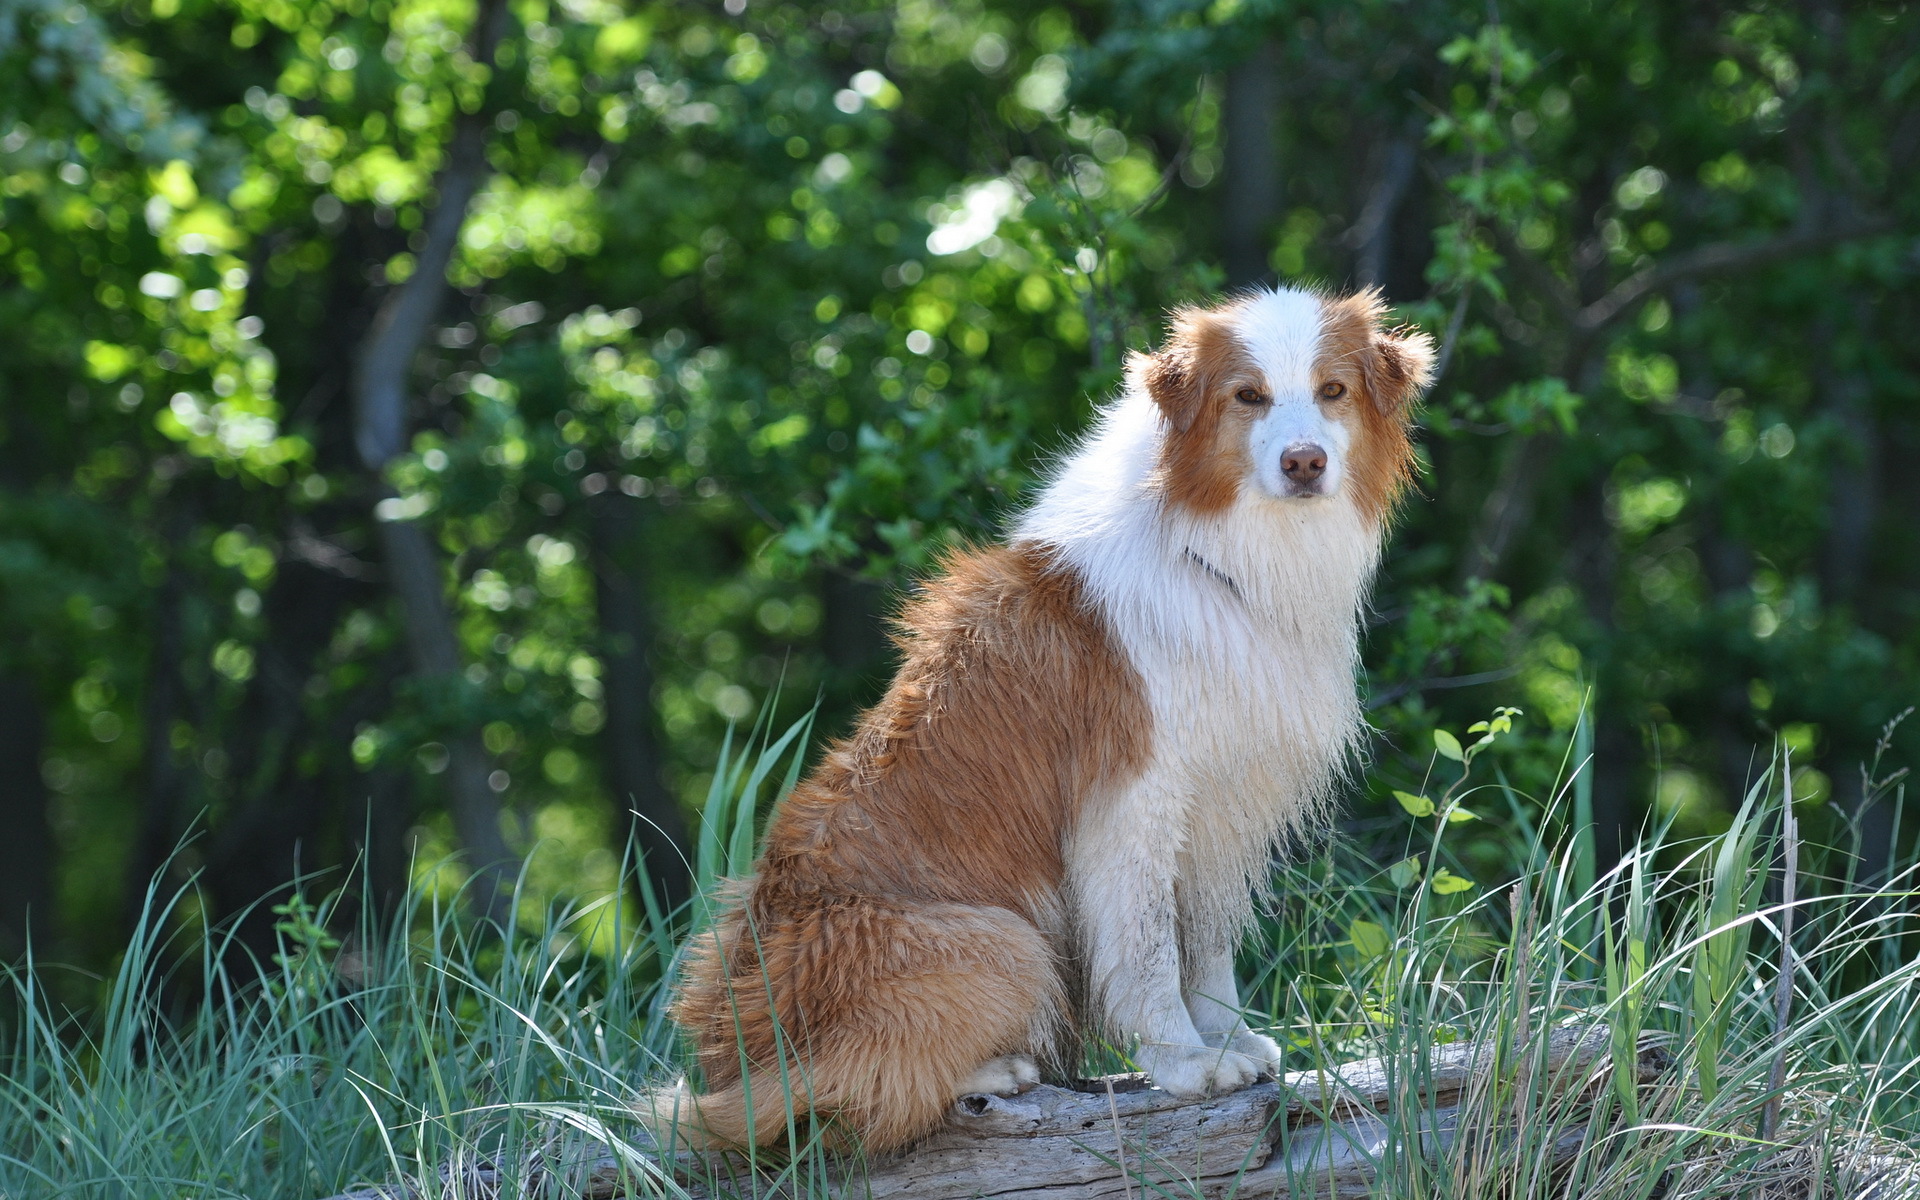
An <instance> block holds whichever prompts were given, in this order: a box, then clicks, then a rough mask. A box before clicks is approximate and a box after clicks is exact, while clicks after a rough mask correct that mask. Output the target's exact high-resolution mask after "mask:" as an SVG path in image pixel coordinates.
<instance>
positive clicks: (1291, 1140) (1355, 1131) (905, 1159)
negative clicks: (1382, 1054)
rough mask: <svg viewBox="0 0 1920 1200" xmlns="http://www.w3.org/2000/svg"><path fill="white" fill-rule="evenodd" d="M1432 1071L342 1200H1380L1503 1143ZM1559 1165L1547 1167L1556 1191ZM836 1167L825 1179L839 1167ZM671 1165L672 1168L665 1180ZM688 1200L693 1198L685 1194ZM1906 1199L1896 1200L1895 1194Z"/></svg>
mask: <svg viewBox="0 0 1920 1200" xmlns="http://www.w3.org/2000/svg"><path fill="white" fill-rule="evenodd" d="M1609 1046H1610V1043H1609V1036H1608V1030H1607V1028H1606V1026H1604V1025H1600V1024H1589V1025H1575V1026H1565V1027H1562V1028H1559V1029H1555V1030H1553V1031H1552V1032H1551V1033H1549V1034H1548V1035H1546V1044H1545V1045H1544V1046H1543V1047H1541V1048H1540V1053H1539V1056H1538V1057H1537V1058H1532V1059H1530V1060H1528V1061H1530V1062H1531V1063H1532V1064H1535V1065H1536V1070H1537V1072H1538V1073H1537V1075H1536V1076H1535V1079H1536V1081H1537V1082H1536V1083H1535V1084H1534V1085H1533V1086H1534V1087H1535V1088H1536V1089H1537V1091H1538V1093H1539V1095H1540V1096H1541V1097H1542V1098H1541V1099H1539V1100H1538V1101H1537V1106H1538V1107H1537V1110H1536V1111H1537V1114H1538V1116H1539V1117H1541V1118H1544V1119H1547V1120H1556V1121H1558V1122H1559V1125H1558V1129H1557V1136H1556V1137H1555V1138H1554V1139H1553V1140H1552V1141H1550V1142H1546V1143H1544V1144H1545V1145H1547V1146H1550V1147H1551V1150H1550V1153H1551V1156H1552V1158H1553V1165H1564V1164H1566V1163H1568V1162H1570V1161H1571V1160H1572V1159H1573V1158H1574V1157H1575V1156H1576V1155H1577V1154H1579V1153H1580V1152H1581V1150H1582V1148H1583V1146H1584V1144H1585V1140H1586V1137H1587V1134H1588V1132H1589V1131H1588V1129H1587V1122H1586V1120H1585V1113H1584V1112H1583V1110H1584V1109H1585V1107H1586V1105H1587V1103H1588V1102H1589V1101H1591V1099H1592V1097H1593V1096H1594V1095H1595V1093H1596V1092H1598V1091H1599V1090H1601V1089H1603V1088H1605V1087H1606V1086H1607V1084H1606V1078H1607V1077H1606V1075H1605V1074H1604V1073H1597V1072H1596V1067H1604V1065H1605V1064H1606V1062H1607V1061H1608V1053H1609ZM1423 1057H1425V1059H1426V1061H1419V1060H1418V1059H1417V1058H1414V1057H1412V1056H1408V1057H1406V1058H1401V1059H1368V1060H1365V1061H1362V1062H1355V1063H1347V1064H1344V1065H1340V1066H1336V1067H1331V1068H1327V1069H1324V1070H1309V1071H1296V1072H1293V1073H1292V1074H1290V1075H1288V1076H1287V1077H1286V1078H1285V1079H1283V1080H1280V1081H1278V1082H1272V1083H1258V1084H1255V1085H1254V1086H1252V1087H1250V1088H1247V1089H1245V1090H1244V1091H1239V1092H1234V1093H1232V1094H1230V1095H1226V1096H1221V1097H1217V1098H1214V1099H1208V1100H1178V1099H1175V1098H1174V1097H1172V1096H1169V1095H1168V1094H1167V1093H1165V1092H1163V1091H1161V1090H1159V1089H1158V1088H1153V1087H1149V1086H1148V1085H1147V1083H1146V1081H1145V1080H1144V1079H1143V1078H1141V1077H1140V1076H1137V1075H1135V1076H1124V1075H1123V1076H1113V1077H1110V1078H1107V1079H1095V1080H1086V1081H1082V1082H1081V1083H1079V1084H1077V1085H1075V1087H1073V1088H1071V1089H1069V1088H1061V1087H1052V1086H1047V1085H1042V1086H1040V1087H1037V1088H1034V1089H1033V1090H1032V1091H1029V1092H1025V1093H1023V1094H1021V1095H1018V1096H986V1095H978V1096H963V1097H961V1098H960V1099H959V1101H958V1102H956V1103H955V1104H954V1106H953V1109H952V1110H951V1112H950V1114H949V1116H948V1119H947V1124H946V1126H945V1127H944V1128H942V1129H941V1130H939V1131H938V1132H936V1133H934V1134H933V1135H932V1136H931V1137H929V1138H927V1139H926V1140H925V1141H923V1142H921V1143H919V1144H918V1145H916V1146H913V1147H912V1148H910V1149H908V1150H907V1151H906V1152H904V1153H903V1154H901V1155H899V1156H897V1157H893V1158H889V1159H883V1160H876V1161H874V1162H870V1163H869V1162H862V1161H860V1160H857V1159H856V1160H845V1161H831V1162H828V1163H826V1164H815V1163H813V1162H811V1161H809V1160H801V1163H802V1164H803V1165H801V1166H800V1169H801V1170H802V1171H804V1172H805V1174H804V1176H803V1177H802V1179H801V1181H800V1182H798V1183H796V1181H795V1180H794V1178H793V1177H792V1168H789V1172H788V1173H787V1174H785V1175H783V1176H782V1177H781V1178H774V1177H772V1176H771V1175H768V1174H756V1173H755V1172H754V1171H753V1170H752V1169H751V1167H749V1165H748V1164H747V1163H746V1161H745V1160H744V1159H742V1158H740V1157H738V1156H733V1155H719V1154H715V1155H696V1154H690V1153H681V1154H677V1155H661V1156H658V1157H655V1156H654V1155H643V1154H640V1153H637V1152H635V1151H634V1150H633V1149H632V1148H627V1149H625V1150H624V1152H623V1153H621V1154H618V1155H616V1154H615V1153H613V1152H611V1151H610V1150H609V1149H608V1148H607V1147H605V1146H601V1145H597V1144H595V1143H593V1142H590V1141H587V1140H586V1139H584V1138H581V1137H579V1136H578V1135H573V1136H571V1137H569V1136H567V1135H566V1134H565V1133H556V1136H555V1138H554V1140H553V1142H552V1144H550V1145H549V1146H548V1147H547V1148H546V1151H545V1153H544V1154H541V1155H539V1156H538V1157H537V1158H536V1159H534V1160H533V1161H531V1162H528V1163H527V1164H525V1166H523V1167H522V1168H521V1169H519V1170H517V1171H515V1170H511V1169H509V1170H503V1169H502V1168H501V1166H500V1164H498V1163H496V1162H477V1161H473V1160H468V1161H465V1162H459V1163H453V1164H449V1165H448V1166H446V1167H445V1168H443V1169H442V1170H441V1171H440V1172H439V1174H440V1177H441V1178H440V1181H439V1183H438V1186H433V1187H429V1188H425V1189H422V1188H420V1187H418V1186H416V1185H412V1184H387V1185H385V1186H382V1187H371V1188H363V1189H361V1190H358V1191H354V1192H349V1193H346V1194H345V1195H342V1196H337V1197H334V1198H333V1200H400V1198H401V1197H408V1198H413V1197H420V1198H422V1200H424V1198H425V1197H428V1196H431V1197H435V1198H436V1200H438V1198H439V1197H442V1196H447V1197H450V1196H454V1195H460V1196H467V1197H473V1198H475V1200H481V1198H486V1200H494V1198H497V1197H505V1196H509V1195H512V1196H533V1195H542V1196H545V1195H552V1196H562V1195H564V1196H582V1197H594V1198H596V1200H614V1198H617V1197H639V1196H652V1195H657V1194H659V1192H660V1189H661V1177H662V1175H663V1174H665V1175H670V1176H671V1177H672V1178H673V1179H674V1181H675V1183H677V1184H678V1185H679V1187H680V1188H684V1189H685V1194H686V1195H687V1196H689V1197H691V1198H693V1200H717V1198H718V1197H723V1196H725V1197H736V1196H737V1197H747V1198H752V1197H759V1198H762V1200H773V1198H775V1197H781V1198H783V1200H784V1198H787V1197H794V1196H800V1195H806V1196H816V1195H818V1196H830V1197H845V1198H848V1200H851V1198H854V1197H859V1198H860V1200H979V1198H983V1197H984V1198H994V1197H1002V1198H1004V1200H1100V1198H1105V1197H1111V1198H1112V1200H1122V1198H1123V1197H1136V1196H1137V1197H1142V1198H1145V1197H1154V1196H1183V1197H1195V1198H1200V1200H1231V1198H1232V1197H1236V1196H1241V1197H1267V1196H1272V1197H1299V1198H1305V1197H1341V1198H1344V1197H1355V1198H1357V1197H1365V1196H1376V1195H1379V1194H1380V1192H1379V1188H1380V1185H1381V1179H1380V1177H1381V1175H1382V1173H1383V1172H1382V1167H1383V1166H1387V1165H1389V1164H1390V1163H1391V1162H1392V1157H1393V1156H1394V1155H1401V1154H1407V1153H1410V1152H1411V1153H1426V1154H1428V1155H1433V1156H1438V1155H1449V1154H1450V1155H1463V1154H1469V1153H1472V1152H1473V1151H1474V1150H1475V1149H1477V1148H1478V1147H1479V1146H1480V1145H1482V1144H1483V1139H1484V1138H1485V1137H1486V1136H1488V1133H1489V1132H1490V1131H1488V1130H1485V1129H1484V1128H1482V1127H1481V1126H1480V1125H1479V1124H1478V1123H1477V1122H1472V1118H1473V1117H1475V1116H1478V1117H1481V1118H1484V1117H1485V1115H1486V1110H1487V1108H1488V1105H1487V1103H1486V1100H1485V1098H1484V1095H1483V1094H1482V1093H1484V1091H1485V1089H1487V1088H1488V1087H1489V1086H1492V1079H1493V1076H1494V1074H1495V1072H1496V1071H1497V1070H1499V1069H1500V1065H1501V1064H1500V1063H1499V1060H1500V1058H1501V1056H1500V1055H1499V1054H1498V1053H1497V1052H1496V1051H1495V1050H1494V1049H1493V1047H1491V1046H1488V1045H1486V1044H1484V1043H1456V1044H1454V1045H1450V1046H1441V1047H1437V1048H1435V1049H1434V1050H1433V1051H1432V1052H1431V1053H1430V1054H1429V1055H1426V1056H1423ZM1636 1065H1637V1066H1638V1069H1639V1078H1640V1081H1641V1083H1642V1084H1643V1085H1652V1084H1654V1083H1655V1081H1656V1080H1657V1079H1659V1078H1660V1076H1661V1075H1662V1073H1663V1072H1669V1071H1670V1070H1671V1062H1670V1059H1669V1058H1668V1056H1667V1055H1666V1054H1665V1053H1664V1052H1663V1051H1662V1050H1660V1049H1657V1048H1654V1047H1652V1046H1648V1047H1646V1048H1643V1049H1641V1050H1640V1052H1639V1058H1638V1063H1637V1064H1636ZM1397 1107H1398V1108H1404V1109H1410V1110H1412V1111H1414V1112H1417V1113H1418V1114H1419V1116H1418V1117H1417V1118H1412V1119H1411V1120H1410V1119H1408V1118H1407V1117H1406V1115H1405V1114H1403V1116H1402V1119H1403V1120H1406V1121H1407V1123H1409V1124H1411V1123H1412V1120H1418V1121H1419V1122H1420V1123H1421V1124H1422V1125H1424V1126H1425V1128H1427V1129H1429V1130H1431V1131H1432V1133H1433V1137H1432V1138H1431V1139H1430V1140H1426V1139H1423V1141H1424V1142H1425V1144H1424V1146H1422V1147H1421V1148H1419V1149H1415V1150H1411V1151H1410V1150H1409V1148H1408V1147H1407V1146H1405V1145H1404V1144H1402V1143H1400V1142H1399V1141H1397V1140H1395V1139H1393V1138H1391V1137H1390V1136H1389V1132H1388V1131H1389V1125H1388V1123H1387V1122H1386V1121H1385V1120H1384V1119H1383V1118H1382V1116H1381V1114H1382V1113H1383V1112H1390V1111H1391V1110H1393V1109H1395V1108H1397ZM1548 1165H1549V1164H1546V1163H1542V1164H1540V1168H1541V1173H1542V1175H1543V1176H1544V1174H1545V1172H1546V1168H1547V1167H1548ZM822 1166H824V1170H822V1169H821V1167H822ZM663 1168H665V1170H664V1171H663V1170H662V1169H663ZM670 1190H674V1194H680V1192H679V1191H678V1190H677V1189H670ZM1889 1200H1891V1197H1890V1196H1889Z"/></svg>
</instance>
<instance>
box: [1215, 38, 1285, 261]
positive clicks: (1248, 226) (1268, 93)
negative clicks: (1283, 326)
mask: <svg viewBox="0 0 1920 1200" xmlns="http://www.w3.org/2000/svg"><path fill="white" fill-rule="evenodd" d="M1279 108H1280V47H1279V45H1278V44H1277V43H1275V42H1272V41H1265V42H1262V43H1260V45H1259V47H1258V48H1257V49H1255V50H1254V52H1253V53H1252V54H1251V55H1249V56H1248V57H1247V58H1245V59H1243V60H1242V61H1241V62H1239V63H1236V64H1235V65H1234V66H1232V67H1231V68H1229V69H1228V71H1227V87H1226V95H1225V96H1224V97H1223V99H1222V111H1221V121H1222V124H1223V125H1224V126H1225V127H1226V128H1225V132H1226V156H1227V158H1226V164H1225V168H1226V169H1225V170H1224V171H1223V172H1222V175H1223V181H1222V182H1223V185H1224V186H1223V187H1222V189H1221V194H1220V204H1221V213H1220V216H1221V224H1222V229H1221V257H1222V259H1223V260H1224V262H1225V265H1226V269H1227V282H1228V283H1229V284H1231V285H1233V286H1235V287H1239V286H1242V285H1244V284H1249V283H1257V282H1259V281H1260V280H1263V279H1265V278H1266V277H1267V275H1268V274H1269V273H1270V271H1271V268H1270V267H1269V266H1268V265H1267V235H1268V232H1269V230H1270V229H1271V227H1272V225H1273V220H1274V217H1275V216H1276V215H1278V213H1279V211H1280V202H1281V183H1280V147H1279V144H1278V142H1277V141H1276V139H1275V137H1274V118H1275V116H1276V115H1277V114H1278V112H1279Z"/></svg>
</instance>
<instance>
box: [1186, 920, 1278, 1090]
mask: <svg viewBox="0 0 1920 1200" xmlns="http://www.w3.org/2000/svg"><path fill="white" fill-rule="evenodd" d="M1205 940H1206V941H1207V943H1208V944H1207V945H1205V946H1201V947H1195V946H1189V947H1188V949H1187V954H1188V958H1189V960H1191V961H1193V962H1194V963H1195V965H1196V966H1197V967H1198V971H1197V972H1196V974H1197V978H1196V979H1195V980H1194V981H1193V985H1192V986H1191V987H1190V988H1189V989H1188V991H1187V1012H1188V1013H1189V1014H1190V1015H1191V1016H1192V1017H1193V1025H1194V1028H1196V1029H1198V1030H1199V1031H1200V1037H1201V1040H1203V1041H1205V1042H1206V1044H1207V1045H1209V1046H1224V1047H1226V1048H1227V1049H1228V1050H1232V1051H1234V1052H1235V1053H1237V1054H1243V1055H1245V1056H1246V1057H1248V1058H1250V1059H1252V1060H1253V1061H1254V1062H1255V1063H1257V1064H1258V1065H1259V1067H1260V1070H1261V1071H1262V1072H1264V1073H1265V1074H1266V1075H1268V1076H1270V1077H1272V1078H1275V1079H1278V1078H1279V1077H1280V1067H1281V1054H1280V1046H1279V1043H1277V1042H1275V1041H1274V1040H1273V1039H1272V1038H1270V1037H1268V1036H1266V1035H1265V1034H1262V1033H1255V1032H1253V1031H1252V1030H1251V1029H1248V1028H1247V1021H1246V1013H1245V1010H1244V1009H1243V1008H1242V1006H1241V1004H1240V985H1239V984H1238V982H1236V981H1235V979H1234V977H1233V949H1232V945H1231V943H1230V942H1228V941H1227V940H1226V939H1224V938H1215V937H1208V938H1206V939H1205Z"/></svg>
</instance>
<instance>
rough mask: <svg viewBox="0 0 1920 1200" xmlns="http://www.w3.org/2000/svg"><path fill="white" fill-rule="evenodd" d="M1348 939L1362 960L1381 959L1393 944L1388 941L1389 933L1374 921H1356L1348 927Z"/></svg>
mask: <svg viewBox="0 0 1920 1200" xmlns="http://www.w3.org/2000/svg"><path fill="white" fill-rule="evenodd" d="M1347 937H1348V938H1349V939H1350V940H1351V941H1352V942H1353V948H1354V949H1355V950H1357V951H1359V952H1360V957H1361V958H1379V957H1380V956H1381V955H1383V954H1385V953H1386V952H1387V950H1388V948H1389V947H1390V946H1392V944H1393V943H1392V942H1390V941H1388V940H1387V931H1386V930H1385V929H1383V928H1382V927H1380V926H1378V925H1375V924H1374V923H1373V922H1372V921H1355V922H1354V923H1353V924H1352V925H1349V926H1348V927H1347Z"/></svg>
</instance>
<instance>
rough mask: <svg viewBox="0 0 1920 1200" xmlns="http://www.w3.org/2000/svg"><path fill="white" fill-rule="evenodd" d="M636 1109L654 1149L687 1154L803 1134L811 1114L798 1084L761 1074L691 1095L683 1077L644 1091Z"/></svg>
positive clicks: (730, 1148)
mask: <svg viewBox="0 0 1920 1200" xmlns="http://www.w3.org/2000/svg"><path fill="white" fill-rule="evenodd" d="M783 1083H784V1084H785V1085H786V1086H784V1087H783V1086H782V1084H783ZM638 1107H639V1113H640V1120H641V1122H642V1123H643V1124H644V1125H646V1127H647V1128H648V1130H649V1131H650V1132H651V1133H652V1134H653V1137H654V1141H655V1142H656V1143H657V1144H658V1145H660V1146H662V1147H666V1146H670V1145H671V1146H677V1147H681V1148H684V1149H689V1150H744V1149H746V1148H747V1147H749V1146H764V1145H766V1144H768V1143H769V1142H772V1141H774V1140H776V1139H777V1138H779V1137H780V1135H781V1134H782V1133H786V1132H788V1131H790V1130H791V1131H795V1132H803V1131H804V1130H805V1129H806V1128H807V1127H808V1124H809V1118H810V1117H811V1115H812V1114H811V1111H810V1106H809V1104H808V1102H807V1096H806V1093H805V1090H804V1089H803V1088H801V1087H799V1086H798V1081H793V1080H782V1079H780V1078H779V1077H778V1076H776V1075H773V1074H770V1073H762V1072H754V1073H753V1074H752V1075H749V1076H748V1077H747V1078H746V1079H745V1080H744V1081H742V1082H736V1083H733V1084H731V1085H730V1086H727V1087H723V1088H719V1089H717V1090H715V1091H711V1092H696V1091H694V1090H693V1089H692V1088H691V1087H689V1086H688V1085H687V1081H686V1080H685V1079H684V1078H682V1079H680V1080H678V1081H677V1082H675V1083H674V1084H673V1085H672V1086H671V1087H664V1088H658V1089H656V1090H654V1091H651V1092H647V1093H645V1094H644V1095H643V1096H641V1098H640V1103H639V1106H638Z"/></svg>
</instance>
